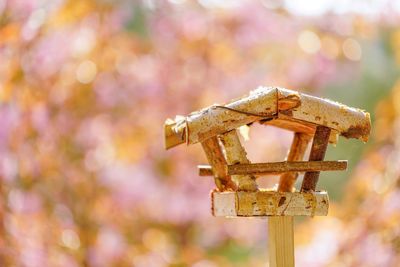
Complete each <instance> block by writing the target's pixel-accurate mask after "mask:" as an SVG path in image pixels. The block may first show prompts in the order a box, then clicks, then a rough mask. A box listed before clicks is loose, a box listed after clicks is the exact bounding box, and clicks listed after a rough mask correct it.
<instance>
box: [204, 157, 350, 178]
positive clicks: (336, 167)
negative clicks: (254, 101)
mask: <svg viewBox="0 0 400 267" xmlns="http://www.w3.org/2000/svg"><path fill="white" fill-rule="evenodd" d="M227 167H228V174H229V175H239V174H254V175H268V174H282V173H287V172H289V173H293V172H309V171H344V170H346V169H347V160H338V161H282V162H267V163H252V164H236V165H228V166H227ZM198 169H199V175H200V176H212V175H213V169H212V167H211V166H210V165H199V166H198Z"/></svg>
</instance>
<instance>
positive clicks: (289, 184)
mask: <svg viewBox="0 0 400 267" xmlns="http://www.w3.org/2000/svg"><path fill="white" fill-rule="evenodd" d="M310 139H311V138H310V136H309V135H306V134H302V133H295V134H294V136H293V142H292V145H291V147H290V151H289V155H288V157H287V161H301V160H303V157H304V153H305V152H306V150H307V146H308V142H309V141H310ZM298 175H299V174H298V173H297V172H286V173H283V174H282V175H281V177H280V179H279V186H278V191H281V192H292V191H293V190H294V184H295V182H296V179H297V177H298Z"/></svg>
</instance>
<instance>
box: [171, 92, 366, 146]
mask: <svg viewBox="0 0 400 267" xmlns="http://www.w3.org/2000/svg"><path fill="white" fill-rule="evenodd" d="M256 121H259V122H260V123H262V124H266V125H274V126H277V127H280V128H284V129H288V130H291V131H295V132H303V133H307V134H310V135H312V134H314V132H315V128H316V126H317V125H323V126H326V127H329V128H330V129H331V130H332V134H331V138H330V141H331V142H333V143H335V142H336V139H337V135H341V136H344V137H346V138H355V139H360V140H362V141H364V142H366V141H367V140H368V137H369V134H370V130H371V121H370V116H369V113H368V112H365V111H363V110H360V109H357V108H351V107H348V106H345V105H343V104H340V103H338V102H334V101H331V100H328V99H323V98H318V97H314V96H310V95H307V94H303V93H299V92H296V91H292V90H289V89H285V88H279V87H259V88H257V89H256V90H254V91H251V92H250V93H249V94H248V95H246V96H244V97H242V98H240V99H236V100H233V101H231V102H229V103H227V104H225V105H212V106H210V107H207V108H204V109H202V110H200V111H196V112H193V113H190V114H189V115H188V116H186V117H183V116H177V117H176V118H175V120H171V119H167V121H166V122H165V125H164V130H165V147H166V148H167V149H168V148H172V147H174V146H176V145H179V144H182V143H187V144H195V143H197V142H202V141H204V140H206V139H208V138H210V137H213V136H215V135H218V134H223V133H225V132H228V131H230V130H233V129H235V128H238V127H240V126H242V125H246V124H251V123H253V122H256Z"/></svg>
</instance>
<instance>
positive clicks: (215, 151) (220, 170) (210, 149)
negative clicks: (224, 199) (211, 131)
mask: <svg viewBox="0 0 400 267" xmlns="http://www.w3.org/2000/svg"><path fill="white" fill-rule="evenodd" d="M201 145H202V146H203V150H204V152H205V154H206V157H207V160H208V163H210V165H211V166H212V172H213V174H214V178H215V185H216V186H217V188H218V189H219V190H220V191H226V190H236V185H235V183H234V182H233V181H232V180H231V177H230V176H229V175H228V166H227V162H226V159H225V157H224V154H223V151H222V147H221V145H220V143H219V140H218V138H217V137H216V136H214V137H211V138H209V139H207V140H205V141H203V142H202V143H201Z"/></svg>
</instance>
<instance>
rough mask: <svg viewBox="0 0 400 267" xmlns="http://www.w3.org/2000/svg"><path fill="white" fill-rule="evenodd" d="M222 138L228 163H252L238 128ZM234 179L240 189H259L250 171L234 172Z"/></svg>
mask: <svg viewBox="0 0 400 267" xmlns="http://www.w3.org/2000/svg"><path fill="white" fill-rule="evenodd" d="M220 140H221V143H222V145H223V146H224V148H225V154H226V161H227V162H228V164H231V165H233V164H250V160H249V159H248V158H247V153H246V150H244V148H243V146H242V144H241V143H240V140H239V136H238V134H237V132H236V130H232V131H229V132H227V133H224V134H222V135H221V136H220ZM228 174H229V172H228ZM232 180H233V181H234V182H235V183H236V185H237V189H238V190H239V191H256V190H257V189H258V186H257V183H256V178H255V177H254V175H251V174H249V173H241V174H234V175H233V174H232Z"/></svg>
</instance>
